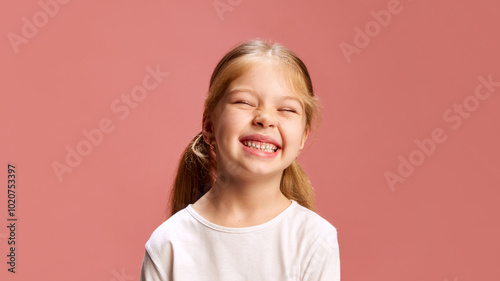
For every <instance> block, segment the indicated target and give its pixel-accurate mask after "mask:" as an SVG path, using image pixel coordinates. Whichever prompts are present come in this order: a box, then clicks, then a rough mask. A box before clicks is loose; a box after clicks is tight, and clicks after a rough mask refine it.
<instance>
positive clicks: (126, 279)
mask: <svg viewBox="0 0 500 281" xmlns="http://www.w3.org/2000/svg"><path fill="white" fill-rule="evenodd" d="M111 274H113V278H111V279H110V281H130V280H134V279H135V276H132V275H127V273H125V267H122V272H121V273H120V272H118V271H116V269H112V270H111Z"/></svg>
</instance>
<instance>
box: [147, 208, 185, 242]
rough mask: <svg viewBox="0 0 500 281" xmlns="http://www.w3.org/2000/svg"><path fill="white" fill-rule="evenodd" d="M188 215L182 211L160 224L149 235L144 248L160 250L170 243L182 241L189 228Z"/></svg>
mask: <svg viewBox="0 0 500 281" xmlns="http://www.w3.org/2000/svg"><path fill="white" fill-rule="evenodd" d="M194 226H195V225H193V224H192V223H190V215H189V214H188V212H187V210H186V209H182V210H180V211H178V212H177V213H175V214H174V215H172V216H171V217H170V218H168V219H167V220H165V221H164V222H163V223H162V224H160V225H159V226H158V227H157V228H156V229H155V230H154V231H153V233H152V234H151V236H150V237H149V240H148V241H147V242H146V248H147V249H150V250H153V249H160V248H164V247H168V246H169V245H170V244H171V243H172V241H175V240H177V239H182V237H183V235H185V234H186V233H187V231H188V230H189V228H190V227H194Z"/></svg>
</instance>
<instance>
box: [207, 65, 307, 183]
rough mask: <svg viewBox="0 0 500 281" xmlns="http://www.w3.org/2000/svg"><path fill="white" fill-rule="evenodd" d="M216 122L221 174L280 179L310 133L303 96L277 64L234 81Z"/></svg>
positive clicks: (217, 149) (218, 107)
mask: <svg viewBox="0 0 500 281" xmlns="http://www.w3.org/2000/svg"><path fill="white" fill-rule="evenodd" d="M212 118H213V119H212V123H213V124H212V125H213V132H212V133H213V134H214V136H215V141H216V145H215V149H216V155H217V165H218V169H223V170H224V171H227V172H229V173H230V174H231V175H237V174H238V175H247V176H279V177H281V175H282V172H283V170H284V169H285V168H287V167H288V166H289V165H290V164H291V163H292V161H293V160H294V159H295V158H296V157H297V156H298V153H299V150H300V149H302V148H303V146H304V143H305V141H306V139H307V135H308V132H309V130H306V116H305V112H304V109H303V106H302V103H301V98H300V96H299V95H298V94H296V93H295V92H293V91H291V90H289V87H287V84H286V82H285V79H284V77H283V74H282V73H281V71H280V69H279V68H277V66H276V65H275V64H274V63H273V62H272V61H266V62H264V63H261V64H258V65H256V66H254V67H252V68H251V69H250V71H248V72H247V73H245V74H243V75H242V76H240V77H239V78H238V79H235V80H234V81H232V82H231V83H230V85H229V87H228V89H227V91H226V93H225V95H224V97H223V98H222V99H221V100H220V102H219V103H218V105H217V107H216V109H215V112H214V115H213V117H212ZM242 172H243V174H241V173H242Z"/></svg>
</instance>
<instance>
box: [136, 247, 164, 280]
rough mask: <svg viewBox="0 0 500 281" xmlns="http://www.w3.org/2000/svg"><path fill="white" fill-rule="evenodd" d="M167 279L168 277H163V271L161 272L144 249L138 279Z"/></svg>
mask: <svg viewBox="0 0 500 281" xmlns="http://www.w3.org/2000/svg"><path fill="white" fill-rule="evenodd" d="M169 280H170V279H168V278H167V277H165V275H164V273H162V272H161V270H160V268H159V267H158V265H157V264H156V263H155V261H154V260H153V259H152V258H151V255H150V254H149V252H148V250H147V249H146V251H145V253H144V258H143V260H142V267H141V278H140V281H169Z"/></svg>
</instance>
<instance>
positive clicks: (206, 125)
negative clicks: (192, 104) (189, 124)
mask: <svg viewBox="0 0 500 281" xmlns="http://www.w3.org/2000/svg"><path fill="white" fill-rule="evenodd" d="M201 126H202V133H203V140H204V141H205V142H206V143H207V144H211V141H212V140H213V133H214V132H213V124H212V120H210V118H207V117H205V116H204V117H203V121H202V124H201Z"/></svg>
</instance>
